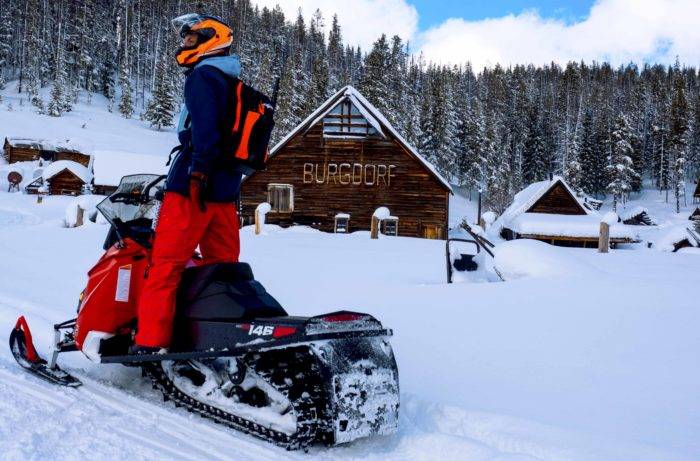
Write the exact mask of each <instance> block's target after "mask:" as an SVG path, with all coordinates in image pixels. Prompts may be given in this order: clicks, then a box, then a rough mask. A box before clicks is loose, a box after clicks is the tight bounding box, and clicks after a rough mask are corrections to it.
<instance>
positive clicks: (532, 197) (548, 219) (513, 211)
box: [493, 176, 639, 240]
mask: <svg viewBox="0 0 700 461" xmlns="http://www.w3.org/2000/svg"><path fill="white" fill-rule="evenodd" d="M557 184H561V185H562V186H563V187H564V188H565V189H566V190H567V191H568V192H569V193H570V194H571V196H572V197H573V198H574V200H575V201H576V203H577V204H578V205H579V207H580V208H581V211H582V212H584V213H585V214H581V215H561V214H548V213H528V212H527V211H528V210H529V209H530V208H532V206H533V205H535V203H537V201H538V200H539V199H541V198H542V197H543V196H544V195H545V194H546V193H547V192H549V191H550V190H551V189H552V188H553V187H554V186H556V185H557ZM601 219H602V218H601V216H600V213H598V212H597V211H595V210H591V209H589V208H587V207H585V206H583V204H582V203H581V200H580V199H579V198H578V197H576V193H575V192H574V191H573V190H572V189H571V188H570V187H569V185H568V184H567V183H566V181H564V179H563V178H562V177H560V176H554V177H553V178H552V179H551V180H547V181H540V182H536V183H533V184H530V185H529V186H527V187H526V188H525V189H523V190H522V191H520V192H518V193H517V194H515V197H514V199H513V203H511V204H510V206H509V207H508V208H507V209H506V210H505V211H504V212H503V214H502V215H501V216H500V217H499V218H498V219H497V220H496V222H495V223H494V226H493V227H494V229H495V230H496V232H500V231H501V230H502V229H504V228H507V229H510V230H512V231H513V232H516V233H518V234H521V235H538V236H547V237H582V238H594V237H598V236H599V235H600V222H601ZM610 238H613V239H627V240H638V239H639V237H638V235H637V234H636V232H635V231H634V230H633V229H631V228H629V227H627V226H625V225H623V224H614V225H612V226H610Z"/></svg>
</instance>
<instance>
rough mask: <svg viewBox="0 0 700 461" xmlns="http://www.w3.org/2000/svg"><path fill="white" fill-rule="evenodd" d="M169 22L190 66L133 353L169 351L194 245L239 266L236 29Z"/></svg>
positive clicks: (214, 259) (188, 20) (204, 20)
mask: <svg viewBox="0 0 700 461" xmlns="http://www.w3.org/2000/svg"><path fill="white" fill-rule="evenodd" d="M172 23H173V26H174V27H175V29H176V31H177V32H178V33H179V35H180V37H181V38H182V43H181V46H180V48H179V49H178V50H177V55H176V59H177V63H178V65H179V66H181V67H184V68H186V69H187V70H186V72H185V75H186V76H187V79H186V81H185V98H184V99H185V106H184V108H183V110H182V113H181V114H180V122H179V125H178V137H179V140H180V144H181V146H180V148H179V149H178V151H177V154H176V156H175V157H174V159H173V161H172V165H171V166H170V171H169V172H168V178H167V180H166V185H165V191H166V192H165V197H164V200H163V203H162V206H161V209H160V214H159V217H158V223H157V226H156V231H155V235H156V237H155V239H154V242H153V248H152V252H151V261H150V264H149V267H148V269H147V270H146V275H145V276H146V280H145V282H144V286H143V292H142V294H141V297H140V299H139V305H138V332H137V334H136V345H135V346H134V347H133V348H132V352H133V353H154V352H157V351H160V350H163V349H167V348H168V347H169V345H170V340H171V334H172V325H173V318H174V316H175V301H176V294H177V288H178V285H179V283H180V279H181V276H182V273H183V271H184V269H185V267H186V265H187V263H188V261H189V260H190V258H191V257H192V254H193V253H194V251H195V250H196V248H197V246H199V249H200V252H201V253H202V257H203V259H204V263H205V264H216V263H231V262H238V256H239V252H240V243H239V236H238V227H239V224H238V215H237V212H236V207H235V204H234V202H235V200H236V199H237V197H238V194H239V190H240V185H241V173H238V172H236V171H235V170H234V169H232V168H231V167H230V166H227V165H224V162H223V153H224V149H225V147H226V144H227V139H228V134H229V133H230V130H231V126H232V125H233V119H234V116H235V111H234V110H232V109H233V107H234V104H235V99H234V98H235V95H234V94H233V88H234V86H233V85H232V84H231V80H232V79H233V78H237V77H238V76H239V75H240V71H241V66H240V62H239V60H238V57H236V56H235V55H230V49H231V44H232V42H233V32H232V31H231V29H230V28H229V27H228V25H226V24H225V23H224V22H223V21H222V20H221V19H220V18H217V17H214V16H206V15H199V14H187V15H184V16H180V17H178V18H176V19H175V20H173V22H172Z"/></svg>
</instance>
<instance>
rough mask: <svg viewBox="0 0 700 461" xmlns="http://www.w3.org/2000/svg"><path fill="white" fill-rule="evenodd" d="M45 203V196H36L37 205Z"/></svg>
mask: <svg viewBox="0 0 700 461" xmlns="http://www.w3.org/2000/svg"><path fill="white" fill-rule="evenodd" d="M43 201H44V196H43V195H42V194H37V195H36V203H41V202H43Z"/></svg>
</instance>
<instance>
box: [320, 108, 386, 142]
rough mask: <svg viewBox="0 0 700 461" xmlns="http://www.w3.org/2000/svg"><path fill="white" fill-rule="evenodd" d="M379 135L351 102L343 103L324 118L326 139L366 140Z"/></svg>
mask: <svg viewBox="0 0 700 461" xmlns="http://www.w3.org/2000/svg"><path fill="white" fill-rule="evenodd" d="M374 134H377V130H375V129H374V127H373V126H372V125H371V124H370V123H369V122H368V121H367V119H366V118H365V117H364V116H363V115H362V113H361V112H360V110H359V109H358V108H357V107H355V105H354V104H353V103H352V102H350V101H349V100H345V101H342V102H341V103H340V104H338V105H337V106H335V107H334V108H333V109H332V110H331V111H330V112H329V113H328V114H327V115H326V116H325V117H324V118H323V136H324V137H326V138H333V137H340V138H347V137H351V138H365V137H367V136H370V135H374Z"/></svg>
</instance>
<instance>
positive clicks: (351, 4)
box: [255, 0, 418, 50]
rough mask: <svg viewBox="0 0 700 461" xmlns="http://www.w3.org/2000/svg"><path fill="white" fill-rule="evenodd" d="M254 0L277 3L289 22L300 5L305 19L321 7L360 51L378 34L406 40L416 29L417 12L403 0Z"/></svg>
mask: <svg viewBox="0 0 700 461" xmlns="http://www.w3.org/2000/svg"><path fill="white" fill-rule="evenodd" d="M255 3H257V4H258V5H259V6H260V7H261V8H262V7H263V6H267V7H268V8H273V7H274V6H275V5H279V6H280V7H281V8H282V11H284V14H285V16H287V17H288V18H290V19H291V20H292V21H293V20H294V19H295V18H296V15H297V12H298V11H299V8H301V10H302V13H303V14H304V17H305V18H306V19H307V20H308V19H309V18H311V15H312V14H313V13H314V12H315V11H316V9H320V10H321V12H322V13H323V17H324V19H325V23H326V26H327V27H328V26H330V24H331V21H332V19H333V15H334V14H337V15H338V20H339V21H340V25H341V27H342V31H343V38H344V39H345V41H346V42H347V43H350V44H353V45H358V44H359V45H361V46H362V49H363V50H369V48H370V47H371V46H372V43H374V42H375V41H376V40H377V39H378V38H379V36H380V35H381V34H386V35H387V36H393V35H399V36H401V37H403V38H405V39H407V38H411V37H414V36H415V35H416V33H417V30H418V12H417V11H416V9H415V7H414V6H412V5H409V4H408V2H407V1H406V0H334V1H332V2H329V1H327V0H256V1H255Z"/></svg>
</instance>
